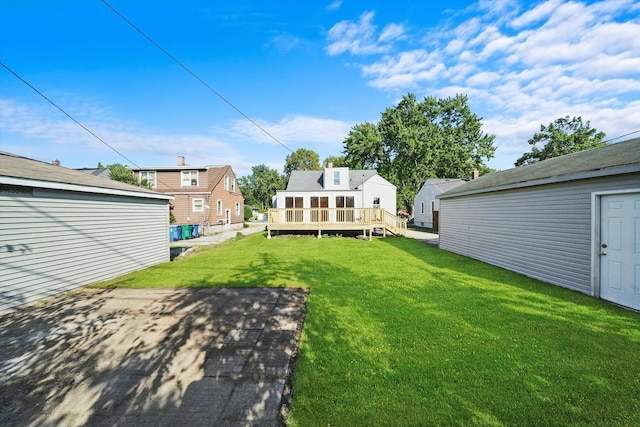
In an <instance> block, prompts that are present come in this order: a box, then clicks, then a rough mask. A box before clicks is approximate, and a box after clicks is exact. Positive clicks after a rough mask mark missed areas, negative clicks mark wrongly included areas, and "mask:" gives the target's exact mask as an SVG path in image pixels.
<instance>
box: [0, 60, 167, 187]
mask: <svg viewBox="0 0 640 427" xmlns="http://www.w3.org/2000/svg"><path fill="white" fill-rule="evenodd" d="M0 65H2V66H3V67H4V68H5V69H6V70H7V71H9V72H10V73H11V74H13V75H14V76H15V77H16V78H17V79H18V80H20V81H21V82H22V83H24V84H25V85H27V86H28V87H30V88H31V89H33V91H34V92H35V93H37V94H38V95H40V96H41V97H42V98H44V99H45V100H46V101H47V102H49V104H51V105H53V106H54V107H56V108H57V109H58V110H59V111H60V112H62V114H64V115H65V116H67V117H68V118H70V119H71V120H73V122H74V123H75V124H77V125H78V126H80V127H81V128H82V129H84V130H85V131H87V132H89V134H91V136H93V137H94V138H95V139H97V140H98V141H100V142H102V143H103V144H104V145H106V146H107V147H109V148H110V149H111V150H113V151H114V152H115V153H116V154H118V155H119V156H120V157H122V158H123V159H125V160H126V161H127V162H129V163H131V164H132V165H133V166H135V167H136V168H138V169H142V168H141V167H140V166H138V165H137V164H136V163H135V162H134V161H132V160H131V159H129V158H128V157H127V156H125V155H124V154H122V153H121V152H120V151H118V150H117V149H116V148H115V147H114V146H112V145H111V144H109V143H108V142H107V141H105V140H104V139H102V138H100V137H99V136H98V135H96V134H95V133H94V132H93V131H92V130H91V129H89V128H88V127H86V126H85V125H83V124H82V123H80V121H78V120H77V119H76V118H74V117H73V116H72V115H71V114H69V113H67V112H66V111H65V110H63V109H62V107H60V106H58V104H56V103H55V102H53V101H52V100H51V99H50V98H48V97H47V96H46V95H45V94H43V93H42V92H40V91H39V90H38V89H36V88H35V87H34V86H33V85H32V84H31V83H29V82H28V81H26V80H25V79H23V78H22V77H20V75H19V74H18V73H16V72H15V71H13V70H12V69H11V68H9V67H8V66H7V65H6V64H5V63H3V62H2V61H0ZM156 180H157V181H158V182H160V183H162V184H164V185H166V186H167V187H168V188H169V189H171V190H174V191H176V192H177V191H179V190H178V189H177V188H174V187H172V186H171V185H169V184H167V183H166V182H163V181H161V180H159V179H157V178H156Z"/></svg>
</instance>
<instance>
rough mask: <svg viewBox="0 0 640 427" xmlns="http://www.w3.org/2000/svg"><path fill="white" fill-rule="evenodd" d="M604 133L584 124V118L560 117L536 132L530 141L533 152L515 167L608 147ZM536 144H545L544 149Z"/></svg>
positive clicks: (519, 159)
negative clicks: (604, 146) (604, 140)
mask: <svg viewBox="0 0 640 427" xmlns="http://www.w3.org/2000/svg"><path fill="white" fill-rule="evenodd" d="M604 137H605V133H604V132H599V131H598V130H597V129H594V128H592V127H591V123H590V122H589V121H587V122H586V123H583V122H582V117H580V116H578V117H573V118H572V119H569V116H565V117H560V118H559V119H556V120H555V121H554V122H553V123H549V126H544V125H540V131H539V132H536V133H535V134H534V135H533V137H532V138H531V139H530V140H529V145H531V146H532V148H531V151H528V152H526V153H524V154H523V155H522V156H521V157H520V158H518V160H516V162H515V166H522V165H529V164H531V163H535V162H539V161H542V160H546V159H550V158H552V157H558V156H563V155H565V154H569V153H575V152H577V151H582V150H589V149H591V148H596V147H601V146H603V145H606V143H605V142H602V140H603V139H604ZM536 144H540V145H542V144H544V146H543V147H542V149H539V148H538V147H536Z"/></svg>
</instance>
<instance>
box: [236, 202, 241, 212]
mask: <svg viewBox="0 0 640 427" xmlns="http://www.w3.org/2000/svg"><path fill="white" fill-rule="evenodd" d="M236 215H240V203H239V202H236Z"/></svg>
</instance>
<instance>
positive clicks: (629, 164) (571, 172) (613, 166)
mask: <svg viewBox="0 0 640 427" xmlns="http://www.w3.org/2000/svg"><path fill="white" fill-rule="evenodd" d="M633 172H640V138H635V139H630V140H627V141H623V142H619V143H617V144H610V145H606V146H604V147H598V148H592V149H590V150H585V151H579V152H577V153H571V154H567V155H564V156H560V157H554V158H552V159H547V160H543V161H540V162H536V163H533V164H530V165H526V166H519V167H516V168H512V169H508V170H504V171H500V172H495V173H491V174H488V175H483V176H481V177H479V178H478V179H474V180H473V181H469V182H467V183H466V184H464V185H461V186H459V187H457V188H454V189H452V190H449V191H447V192H446V193H443V194H441V195H439V196H438V197H439V198H441V199H445V198H448V197H457V196H463V195H469V194H476V193H485V192H489V191H500V190H508V189H512V188H522V187H531V186H535V185H543V184H553V183H557V182H565V181H572V180H577V179H585V178H596V177H602V176H609V175H617V174H623V173H633Z"/></svg>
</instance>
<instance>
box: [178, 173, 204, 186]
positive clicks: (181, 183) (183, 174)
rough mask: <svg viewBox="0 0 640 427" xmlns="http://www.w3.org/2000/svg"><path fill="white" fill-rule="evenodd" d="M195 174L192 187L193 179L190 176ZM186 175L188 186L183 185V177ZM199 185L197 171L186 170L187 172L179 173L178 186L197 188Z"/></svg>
mask: <svg viewBox="0 0 640 427" xmlns="http://www.w3.org/2000/svg"><path fill="white" fill-rule="evenodd" d="M194 172H195V174H196V178H195V181H196V184H195V185H193V178H192V174H193V173H194ZM186 174H189V184H188V185H185V183H184V182H185V180H184V177H185V175H186ZM199 185H200V173H199V172H198V171H194V170H188V171H180V186H181V187H198V186H199Z"/></svg>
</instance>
